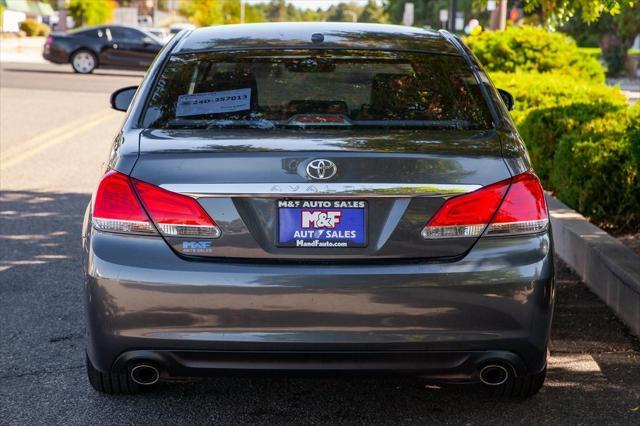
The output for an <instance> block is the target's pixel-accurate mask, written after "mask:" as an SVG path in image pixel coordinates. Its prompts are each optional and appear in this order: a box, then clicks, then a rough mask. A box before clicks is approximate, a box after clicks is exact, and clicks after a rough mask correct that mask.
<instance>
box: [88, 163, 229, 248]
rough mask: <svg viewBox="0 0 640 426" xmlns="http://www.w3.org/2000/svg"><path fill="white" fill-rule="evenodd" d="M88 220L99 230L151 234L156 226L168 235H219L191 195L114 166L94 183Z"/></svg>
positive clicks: (213, 223)
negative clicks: (149, 181)
mask: <svg viewBox="0 0 640 426" xmlns="http://www.w3.org/2000/svg"><path fill="white" fill-rule="evenodd" d="M147 213H148V214H147ZM149 218H151V219H152V220H153V222H154V223H155V227H154V226H153V224H152V223H151V220H149ZM92 223H93V226H94V227H95V228H96V229H98V230H100V231H108V232H120V233H126V234H147V235H153V234H157V231H156V227H157V228H158V229H159V230H160V233H162V234H163V235H165V236H171V237H189V238H198V237H200V238H218V237H219V236H220V228H218V226H217V225H216V223H215V222H214V221H213V220H212V219H211V218H210V217H209V215H208V214H207V213H206V212H205V211H204V209H203V208H202V207H201V206H200V204H198V202H197V201H196V200H195V199H193V198H191V197H187V196H186V195H182V194H177V193H175V192H170V191H166V190H164V189H162V188H159V187H157V186H154V185H151V184H148V183H146V182H142V181H139V180H136V179H131V178H129V177H128V176H127V175H124V174H122V173H120V172H116V171H114V170H112V171H109V172H108V173H107V174H105V175H104V177H103V178H102V181H101V182H100V185H99V186H98V191H97V193H96V198H95V203H94V206H93V218H92Z"/></svg>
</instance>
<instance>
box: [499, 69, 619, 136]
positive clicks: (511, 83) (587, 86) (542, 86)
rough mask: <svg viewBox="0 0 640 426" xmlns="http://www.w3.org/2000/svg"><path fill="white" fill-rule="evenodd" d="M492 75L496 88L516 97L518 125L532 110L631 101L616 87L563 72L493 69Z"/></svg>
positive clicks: (516, 119)
mask: <svg viewBox="0 0 640 426" xmlns="http://www.w3.org/2000/svg"><path fill="white" fill-rule="evenodd" d="M490 76H491V79H492V80H493V82H494V84H495V85H496V87H499V88H501V89H505V90H507V91H509V92H510V93H511V94H512V95H513V96H514V98H515V101H516V104H515V110H514V111H513V112H512V116H513V119H514V121H515V122H516V124H519V123H520V122H521V121H522V120H523V119H524V117H526V115H527V114H528V113H529V112H530V110H531V109H540V108H550V107H553V106H558V105H569V104H573V103H577V102H581V103H590V102H594V103H602V102H606V103H611V104H614V105H626V104H627V99H626V98H625V96H624V95H623V94H622V92H621V91H620V90H619V89H617V88H615V87H609V86H606V85H604V84H596V83H594V82H591V81H587V80H577V79H575V78H574V77H572V76H569V75H566V74H563V73H561V72H553V73H546V74H540V73H536V72H517V73H504V72H492V73H490Z"/></svg>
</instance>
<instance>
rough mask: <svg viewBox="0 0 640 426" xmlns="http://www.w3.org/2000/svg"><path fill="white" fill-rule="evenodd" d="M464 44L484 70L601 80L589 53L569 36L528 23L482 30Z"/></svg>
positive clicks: (601, 70)
mask: <svg viewBox="0 0 640 426" xmlns="http://www.w3.org/2000/svg"><path fill="white" fill-rule="evenodd" d="M465 41H466V43H467V44H468V46H469V47H470V48H471V50H472V51H473V53H474V54H475V55H476V56H477V57H478V59H479V60H480V62H481V63H482V65H483V66H484V67H485V69H486V70H487V71H490V72H491V71H501V72H509V73H511V72H518V71H521V72H527V71H537V72H540V73H547V72H554V71H559V72H562V73H564V74H567V75H571V76H573V77H574V78H578V79H585V80H591V81H595V82H603V81H604V70H603V68H602V65H601V64H600V62H598V60H597V59H595V58H594V57H593V56H592V55H585V54H584V53H582V52H580V51H579V50H578V47H577V45H576V43H575V41H573V39H572V38H571V37H569V36H567V35H565V34H562V33H551V32H548V31H546V30H544V29H541V28H536V27H530V26H518V27H515V26H512V27H508V28H507V29H506V30H504V31H489V32H482V33H480V34H478V35H473V36H470V37H467V38H466V40H465Z"/></svg>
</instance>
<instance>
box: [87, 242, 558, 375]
mask: <svg viewBox="0 0 640 426" xmlns="http://www.w3.org/2000/svg"><path fill="white" fill-rule="evenodd" d="M85 261H86V300H87V312H88V333H89V344H88V354H89V357H90V358H91V360H92V362H93V364H94V365H95V366H96V367H97V368H98V369H100V370H102V371H106V370H108V369H118V370H120V369H126V368H127V365H128V364H129V363H130V362H131V361H135V360H140V359H146V360H152V361H155V362H156V363H158V364H159V365H160V366H161V368H162V369H163V372H164V374H165V375H168V376H188V375H202V374H217V373H218V372H220V371H223V370H224V371H238V370H241V371H247V370H249V371H272V370H292V371H327V370H332V371H363V372H385V371H388V372H407V373H409V372H410V373H416V374H423V375H428V376H431V377H443V378H449V379H453V380H469V379H473V378H474V377H475V372H476V371H477V367H478V366H479V365H481V364H482V363H486V362H489V361H496V360H498V361H504V362H508V363H509V364H511V365H513V367H514V369H515V370H516V373H517V374H526V373H535V372H539V371H541V370H542V369H543V368H544V366H545V365H546V348H547V343H548V336H549V328H550V324H551V317H552V311H553V294H554V280H553V259H552V254H551V240H550V237H549V235H548V234H544V235H538V236H528V237H517V238H492V239H481V240H480V241H479V242H478V243H477V244H476V246H475V247H474V248H473V249H472V250H471V251H470V252H469V253H468V255H467V256H465V258H464V259H461V260H459V261H457V262H450V263H442V262H441V263H427V262H425V263H411V264H371V265H362V264H359V265H327V264H322V265H320V264H317V265H300V264H249V263H246V264H244V263H231V262H220V263H214V262H199V261H189V260H184V259H181V258H180V257H178V256H176V255H175V254H174V253H173V252H172V251H171V249H170V248H169V247H168V245H167V244H166V243H165V242H164V241H162V240H161V239H159V238H156V237H143V238H141V237H129V236H122V235H113V234H104V233H98V232H95V231H93V232H92V233H91V235H90V236H89V237H88V238H87V240H86V241H85Z"/></svg>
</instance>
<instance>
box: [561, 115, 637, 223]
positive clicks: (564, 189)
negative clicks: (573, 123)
mask: <svg viewBox="0 0 640 426" xmlns="http://www.w3.org/2000/svg"><path fill="white" fill-rule="evenodd" d="M634 109H637V110H640V108H638V107H636V108H634ZM591 110H593V108H591ZM631 110H632V108H626V109H624V108H621V109H618V110H612V111H610V112H608V113H605V114H602V115H601V116H595V117H593V118H591V119H588V120H585V121H584V122H582V123H581V124H580V126H579V127H578V128H576V129H574V130H573V131H571V132H568V133H567V134H565V135H563V136H562V137H560V139H559V140H558V149H557V151H556V153H555V155H554V159H553V169H552V172H551V185H552V187H553V188H554V191H555V193H556V195H557V196H558V197H559V198H560V199H562V200H563V201H564V202H565V203H567V204H568V205H569V206H572V207H574V208H575V209H576V210H578V211H580V212H582V213H584V214H585V215H587V216H589V217H590V218H591V220H592V221H594V222H596V223H598V224H599V225H600V226H602V227H604V228H610V229H613V230H617V231H634V232H635V231H637V230H638V229H640V176H639V175H638V170H639V168H638V166H639V165H640V162H639V161H638V157H637V154H634V153H635V152H637V150H638V148H637V146H638V144H639V143H640V140H639V139H638V138H637V137H634V134H633V133H634V132H633V128H634V127H635V129H637V128H638V126H640V124H639V120H638V117H639V116H640V114H637V113H636V114H635V123H633V121H634V117H633V116H634V114H633V113H632V111H631ZM636 136H637V134H636Z"/></svg>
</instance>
